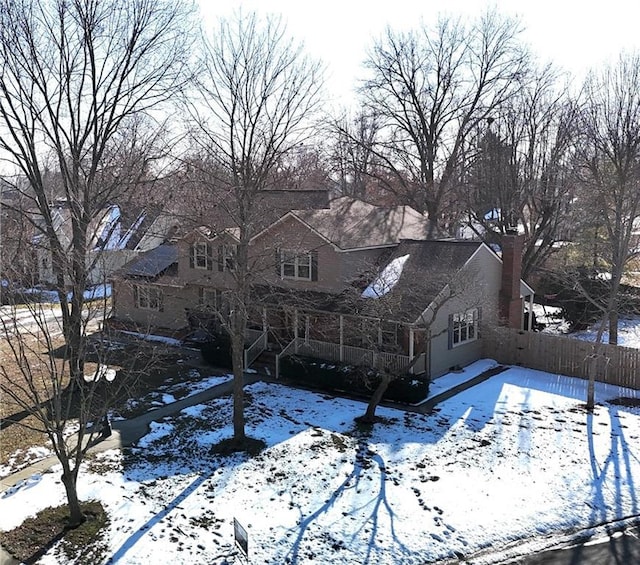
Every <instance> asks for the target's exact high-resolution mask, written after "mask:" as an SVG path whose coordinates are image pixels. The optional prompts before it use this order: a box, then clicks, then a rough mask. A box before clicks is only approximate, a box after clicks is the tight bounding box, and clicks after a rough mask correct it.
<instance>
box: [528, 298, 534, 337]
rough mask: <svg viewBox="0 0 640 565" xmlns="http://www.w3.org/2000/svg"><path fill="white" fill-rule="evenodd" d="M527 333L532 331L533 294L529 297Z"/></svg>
mask: <svg viewBox="0 0 640 565" xmlns="http://www.w3.org/2000/svg"><path fill="white" fill-rule="evenodd" d="M527 325H528V326H529V327H528V328H527V329H528V330H529V331H531V330H532V329H533V294H530V295H529V323H528V324H527Z"/></svg>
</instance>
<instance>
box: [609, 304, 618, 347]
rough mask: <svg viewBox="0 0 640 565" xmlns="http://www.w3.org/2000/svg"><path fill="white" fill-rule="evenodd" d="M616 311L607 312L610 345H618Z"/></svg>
mask: <svg viewBox="0 0 640 565" xmlns="http://www.w3.org/2000/svg"><path fill="white" fill-rule="evenodd" d="M618 318H619V316H618V312H617V310H612V311H611V312H610V313H609V343H610V344H611V345H618Z"/></svg>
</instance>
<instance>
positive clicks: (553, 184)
mask: <svg viewBox="0 0 640 565" xmlns="http://www.w3.org/2000/svg"><path fill="white" fill-rule="evenodd" d="M495 116H496V117H495V118H494V117H489V118H488V119H487V124H486V128H482V129H481V131H480V133H479V136H478V137H479V139H476V140H475V144H476V150H475V156H474V157H472V158H471V159H470V160H471V163H470V164H467V165H466V167H467V169H468V176H467V183H465V186H464V189H463V190H462V191H461V192H462V198H461V201H462V202H463V203H464V206H461V208H462V209H464V210H467V211H468V213H469V220H470V223H471V224H472V225H476V226H480V227H481V228H482V230H481V232H480V233H479V234H478V235H479V236H480V237H481V238H482V239H484V240H486V241H488V242H490V243H495V242H496V241H498V240H499V238H500V236H501V235H503V234H505V233H506V232H507V230H509V229H511V228H512V227H514V226H516V225H519V226H520V227H521V229H522V230H523V231H524V234H525V236H526V240H525V251H524V257H523V276H524V277H525V278H527V276H529V275H530V274H532V273H533V272H535V271H536V269H537V268H538V267H539V266H540V265H541V264H542V263H544V261H545V259H546V258H547V257H548V256H549V255H550V254H551V253H552V252H553V250H554V244H555V242H556V241H557V240H558V239H560V238H562V237H565V236H566V234H567V232H568V228H569V227H570V220H569V218H570V212H571V200H572V191H573V184H574V179H573V178H572V171H573V166H574V149H575V136H576V121H577V112H576V105H575V104H574V103H573V102H572V101H571V100H569V99H568V97H567V96H566V89H563V88H561V87H559V86H558V76H557V74H556V73H555V72H554V70H553V69H552V68H551V67H549V66H547V67H544V68H542V69H541V70H539V71H536V72H535V73H533V74H532V78H531V80H530V81H529V82H528V83H527V84H525V85H523V87H522V89H521V90H520V91H519V92H517V93H516V94H515V95H514V96H512V97H511V98H510V99H509V100H507V101H506V102H505V103H504V104H502V105H501V106H500V107H497V108H496V109H495ZM472 153H473V151H471V150H470V151H469V154H472ZM465 189H466V190H465Z"/></svg>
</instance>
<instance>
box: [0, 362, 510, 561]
mask: <svg viewBox="0 0 640 565" xmlns="http://www.w3.org/2000/svg"><path fill="white" fill-rule="evenodd" d="M506 369H507V367H502V366H498V367H494V368H492V369H489V370H488V371H485V372H483V373H481V374H480V375H477V376H476V377H473V378H471V379H470V380H468V381H466V382H463V383H461V384H458V385H457V386H454V387H453V388H451V389H450V390H447V391H445V392H442V393H440V394H438V395H436V396H434V397H433V398H430V399H429V400H427V401H426V402H424V403H422V404H420V405H418V406H411V405H407V404H397V403H390V402H384V403H381V405H383V406H388V407H391V408H397V409H399V410H406V411H410V412H419V413H422V414H428V413H429V412H430V411H431V410H433V408H434V406H435V405H436V404H438V403H440V402H444V401H445V400H447V399H449V398H451V397H452V396H455V395H456V394H459V393H460V392H463V391H465V390H467V389H469V388H471V387H473V386H476V385H478V384H480V383H482V382H484V381H486V380H487V379H489V378H490V377H492V376H493V375H496V374H498V373H501V372H502V371H504V370H506ZM260 380H265V381H267V382H278V381H276V380H275V379H273V378H270V377H262V376H260V375H257V374H245V378H244V383H245V385H250V384H253V383H255V382H257V381H260ZM282 384H285V385H287V384H288V385H289V386H292V385H291V384H289V383H287V382H282ZM232 392H233V380H229V381H228V382H225V383H221V384H219V385H216V386H214V387H211V388H208V389H207V390H203V391H202V392H198V393H197V394H194V395H193V396H187V397H185V398H182V399H181V400H178V401H176V402H172V403H171V404H167V405H165V406H162V407H161V408H157V409H155V410H150V411H149V412H146V413H145V414H142V415H140V416H137V417H136V418H131V419H130V420H116V421H114V422H112V434H111V436H110V437H108V438H107V439H104V440H102V441H98V442H97V443H96V444H95V445H93V446H92V447H91V448H89V452H100V451H107V450H108V449H120V448H122V447H127V446H131V445H134V444H135V443H136V442H137V441H138V440H139V439H140V438H142V437H143V436H145V435H146V434H147V433H148V432H149V424H150V423H151V422H157V421H160V420H162V419H163V418H165V417H167V416H171V415H173V414H176V413H178V412H180V411H181V410H184V409H185V408H188V407H189V406H195V405H197V404H202V403H204V402H207V401H209V400H212V399H214V398H219V397H221V396H226V395H229V394H231V393H232ZM57 463H58V459H57V457H49V458H47V459H42V460H41V461H38V462H36V463H34V464H33V465H29V466H28V467H25V468H24V469H22V470H20V471H18V472H17V473H13V474H12V475H8V476H7V477H4V478H3V479H0V492H4V491H6V490H7V489H9V488H11V487H13V486H15V485H17V484H18V483H20V482H21V481H23V480H26V479H28V478H29V477H31V476H32V475H34V474H38V473H45V472H47V471H48V470H49V469H51V467H53V466H54V465H56V464H57ZM18 564H19V562H18V561H16V560H15V559H14V558H13V557H12V556H11V555H9V554H8V553H7V552H6V551H5V550H4V549H3V547H2V546H1V545H0V565H18Z"/></svg>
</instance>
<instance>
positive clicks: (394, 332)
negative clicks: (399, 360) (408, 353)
mask: <svg viewBox="0 0 640 565" xmlns="http://www.w3.org/2000/svg"><path fill="white" fill-rule="evenodd" d="M398 333H399V332H398V324H397V323H395V322H387V321H385V320H382V321H381V323H380V339H379V342H380V345H381V346H382V347H383V348H390V349H392V350H393V349H395V348H396V347H397V346H398Z"/></svg>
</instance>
